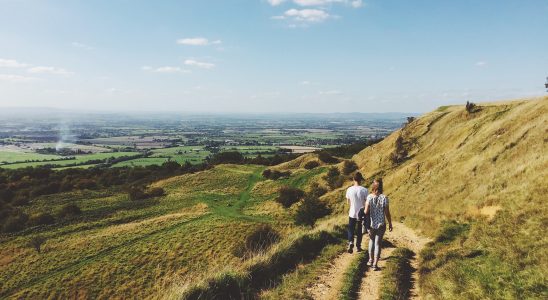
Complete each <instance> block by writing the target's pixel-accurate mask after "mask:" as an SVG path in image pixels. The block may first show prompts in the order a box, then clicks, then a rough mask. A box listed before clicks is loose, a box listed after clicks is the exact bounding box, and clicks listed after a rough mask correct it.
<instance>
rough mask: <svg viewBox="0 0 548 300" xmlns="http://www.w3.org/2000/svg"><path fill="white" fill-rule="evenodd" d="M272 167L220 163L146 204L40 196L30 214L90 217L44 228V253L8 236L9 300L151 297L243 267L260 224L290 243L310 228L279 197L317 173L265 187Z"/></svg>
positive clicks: (4, 280) (102, 196) (168, 183)
mask: <svg viewBox="0 0 548 300" xmlns="http://www.w3.org/2000/svg"><path fill="white" fill-rule="evenodd" d="M263 170H264V167H262V166H254V165H219V166H215V167H214V168H212V169H209V170H206V171H202V172H198V173H195V174H186V175H181V176H175V177H172V178H169V179H165V180H161V181H158V182H155V183H153V184H152V186H153V187H161V188H163V189H164V190H165V192H166V195H165V196H162V197H158V198H154V199H150V200H146V201H144V202H132V201H131V200H129V199H128V197H127V194H125V193H120V192H118V191H100V192H96V191H81V192H70V193H61V194H55V195H49V196H43V197H41V198H39V199H36V200H35V201H33V202H32V205H30V206H28V207H26V208H25V209H26V212H27V213H28V214H32V213H35V212H38V211H46V212H52V213H54V212H55V211H56V210H57V209H58V208H59V207H60V206H62V205H63V204H65V203H75V204H77V205H78V206H79V207H81V208H82V215H81V216H80V217H79V218H77V219H75V220H73V221H72V222H67V223H59V224H54V225H51V226H49V227H47V228H43V229H42V230H40V232H39V233H40V234H41V235H42V236H44V237H45V238H46V239H47V240H46V242H45V243H44V245H43V246H42V252H41V253H36V251H34V250H33V249H32V248H31V247H29V246H28V245H27V242H28V240H29V239H30V238H31V237H32V236H34V235H36V232H35V231H34V230H29V231H25V232H22V233H19V234H16V235H13V236H9V237H5V238H4V239H3V240H1V247H0V257H1V258H2V259H1V260H0V266H1V267H2V268H0V279H1V280H0V298H5V297H7V298H48V297H51V298H79V297H83V298H112V297H122V298H124V297H130V298H132V297H137V298H147V297H151V296H153V295H161V294H164V293H165V292H166V290H167V289H169V288H171V287H172V285H173V284H174V283H177V284H184V283H191V282H197V281H198V280H199V279H200V278H204V277H207V276H209V275H211V274H212V273H214V272H219V271H222V270H225V269H237V268H239V267H240V266H241V264H242V259H240V258H239V257H236V256H235V255H234V254H233V252H234V249H235V248H236V247H237V246H238V245H240V244H241V242H242V241H243V240H245V237H246V236H247V234H249V232H251V231H253V230H254V228H256V227H257V226H258V225H259V224H264V223H266V224H270V225H271V226H272V227H273V228H275V229H276V230H277V231H278V232H279V233H280V235H281V237H282V239H283V238H285V237H286V236H287V235H289V234H291V233H293V232H295V231H299V230H300V229H299V228H298V227H296V226H295V225H294V224H293V218H292V216H291V215H290V212H289V211H287V210H285V209H283V207H281V206H280V205H279V204H278V203H276V202H275V201H274V198H275V195H276V194H277V189H278V188H279V186H281V185H284V184H295V185H307V184H308V182H309V181H310V180H312V179H311V176H310V175H311V174H313V173H309V172H304V171H301V172H295V173H294V174H292V175H291V176H290V177H289V178H287V179H283V180H278V181H276V182H265V179H264V178H262V176H261V172H262V171H263ZM318 171H319V168H318ZM60 282H62V284H60Z"/></svg>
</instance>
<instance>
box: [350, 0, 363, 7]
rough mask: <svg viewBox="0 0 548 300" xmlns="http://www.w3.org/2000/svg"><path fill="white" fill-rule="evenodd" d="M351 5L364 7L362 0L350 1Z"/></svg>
mask: <svg viewBox="0 0 548 300" xmlns="http://www.w3.org/2000/svg"><path fill="white" fill-rule="evenodd" d="M350 6H352V7H354V8H360V7H363V1H362V0H354V1H351V2H350Z"/></svg>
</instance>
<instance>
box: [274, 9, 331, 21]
mask: <svg viewBox="0 0 548 300" xmlns="http://www.w3.org/2000/svg"><path fill="white" fill-rule="evenodd" d="M329 17H330V15H329V13H327V12H326V11H324V10H321V9H294V8H292V9H290V10H287V11H286V12H285V13H284V15H283V18H288V19H292V20H294V21H297V22H309V23H319V22H323V21H325V20H327V19H329ZM283 18H282V19H283Z"/></svg>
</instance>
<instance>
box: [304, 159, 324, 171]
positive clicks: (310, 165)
mask: <svg viewBox="0 0 548 300" xmlns="http://www.w3.org/2000/svg"><path fill="white" fill-rule="evenodd" d="M319 165H320V163H319V162H317V161H315V160H311V161H309V162H307V163H306V164H304V168H305V169H307V170H312V169H314V168H316V167H318V166H319Z"/></svg>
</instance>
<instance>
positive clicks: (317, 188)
mask: <svg viewBox="0 0 548 300" xmlns="http://www.w3.org/2000/svg"><path fill="white" fill-rule="evenodd" d="M325 193H327V189H326V188H324V187H322V186H321V185H320V184H318V183H317V182H313V183H312V184H311V185H310V187H309V188H308V194H309V195H311V196H313V197H317V198H320V197H321V196H323V195H325Z"/></svg>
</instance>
